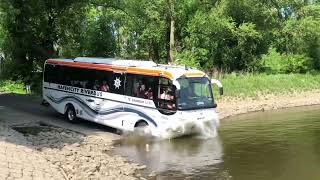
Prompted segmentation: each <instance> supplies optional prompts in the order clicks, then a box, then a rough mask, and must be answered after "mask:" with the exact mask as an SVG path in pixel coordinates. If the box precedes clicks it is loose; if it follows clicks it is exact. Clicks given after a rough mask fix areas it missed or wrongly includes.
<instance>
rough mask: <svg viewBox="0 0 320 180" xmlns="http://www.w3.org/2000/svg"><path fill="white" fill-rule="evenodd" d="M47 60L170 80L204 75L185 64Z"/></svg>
mask: <svg viewBox="0 0 320 180" xmlns="http://www.w3.org/2000/svg"><path fill="white" fill-rule="evenodd" d="M47 62H49V63H54V64H60V65H65V66H73V67H80V68H88V69H99V70H110V71H117V72H129V73H133V74H143V75H152V76H164V77H167V78H169V79H172V80H174V79H177V78H179V77H182V76H185V77H202V76H206V74H205V73H204V72H202V71H199V70H197V69H194V68H190V67H187V66H175V65H165V64H156V63H155V62H153V61H141V60H123V59H114V58H88V57H77V58H75V59H48V60H47Z"/></svg>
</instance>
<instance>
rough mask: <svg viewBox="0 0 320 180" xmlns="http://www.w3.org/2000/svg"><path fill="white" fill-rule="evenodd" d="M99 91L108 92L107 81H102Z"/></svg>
mask: <svg viewBox="0 0 320 180" xmlns="http://www.w3.org/2000/svg"><path fill="white" fill-rule="evenodd" d="M100 91H104V92H108V91H109V86H108V84H107V81H102V86H101V87H100Z"/></svg>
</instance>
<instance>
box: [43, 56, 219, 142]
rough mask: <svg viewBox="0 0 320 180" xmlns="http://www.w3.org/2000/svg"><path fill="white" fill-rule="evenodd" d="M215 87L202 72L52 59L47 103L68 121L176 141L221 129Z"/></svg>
mask: <svg viewBox="0 0 320 180" xmlns="http://www.w3.org/2000/svg"><path fill="white" fill-rule="evenodd" d="M212 84H217V85H218V86H219V93H220V94H221V95H222V93H223V89H222V85H221V83H220V82H219V81H218V80H215V79H212V80H211V79H209V77H208V76H207V75H206V74H205V73H204V72H202V71H199V70H196V69H193V68H190V67H187V66H173V65H161V64H156V63H154V62H152V61H138V60H117V59H112V58H88V57H78V58H75V59H48V60H47V61H46V62H45V68H44V76H43V99H44V100H45V101H47V102H48V103H49V104H50V105H51V106H52V107H53V108H54V109H55V110H56V111H57V112H59V113H61V114H64V115H65V116H66V118H67V120H69V121H71V122H75V121H77V120H78V119H84V120H88V121H93V122H96V123H99V124H102V125H106V126H109V127H113V128H116V129H119V130H121V131H128V132H132V131H134V130H135V129H136V128H140V127H144V128H147V129H148V130H149V131H150V133H151V134H152V135H153V136H156V137H162V138H174V137H178V136H183V135H188V134H193V133H199V131H201V130H202V129H203V128H204V127H209V128H211V129H213V130H214V131H215V130H216V128H217V127H218V125H219V119H218V115H217V113H216V111H215V108H216V106H217V105H216V103H215V101H214V97H213V92H212Z"/></svg>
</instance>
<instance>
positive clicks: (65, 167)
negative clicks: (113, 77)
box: [0, 94, 144, 179]
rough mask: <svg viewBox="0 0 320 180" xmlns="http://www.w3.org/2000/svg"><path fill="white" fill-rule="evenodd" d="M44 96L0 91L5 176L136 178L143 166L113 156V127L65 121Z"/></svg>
mask: <svg viewBox="0 0 320 180" xmlns="http://www.w3.org/2000/svg"><path fill="white" fill-rule="evenodd" d="M40 102H41V99H39V98H38V97H31V96H26V95H14V94H0V179H135V178H137V176H139V175H136V172H137V170H138V169H142V168H144V167H143V166H139V165H137V164H133V163H128V162H126V160H125V159H124V158H122V157H120V156H112V155H110V154H108V151H109V150H110V149H112V148H113V147H112V141H113V140H115V139H117V138H119V136H118V135H116V134H115V133H114V130H113V129H111V128H107V127H104V126H100V125H97V124H94V123H90V122H86V121H81V122H80V123H79V124H70V123H68V122H66V121H65V120H64V118H63V116H62V115H59V114H58V113H56V112H55V111H54V110H53V109H51V108H47V107H44V106H41V105H40Z"/></svg>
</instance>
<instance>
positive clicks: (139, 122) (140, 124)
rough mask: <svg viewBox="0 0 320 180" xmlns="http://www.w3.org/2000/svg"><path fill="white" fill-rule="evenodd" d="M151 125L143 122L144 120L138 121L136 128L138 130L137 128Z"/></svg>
mask: <svg viewBox="0 0 320 180" xmlns="http://www.w3.org/2000/svg"><path fill="white" fill-rule="evenodd" d="M148 126H149V124H148V123H147V121H145V120H143V119H140V120H138V121H137V122H136V123H135V124H134V127H135V128H137V127H148Z"/></svg>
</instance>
